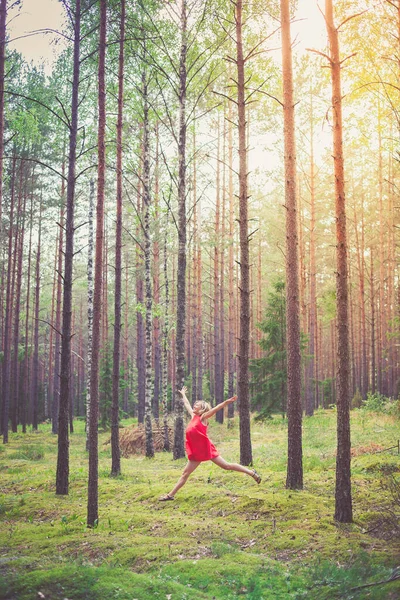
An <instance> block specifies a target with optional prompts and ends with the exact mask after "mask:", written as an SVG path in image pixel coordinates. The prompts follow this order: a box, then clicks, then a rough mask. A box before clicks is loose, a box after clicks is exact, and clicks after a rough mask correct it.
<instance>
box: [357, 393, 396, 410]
mask: <svg viewBox="0 0 400 600" xmlns="http://www.w3.org/2000/svg"><path fill="white" fill-rule="evenodd" d="M388 401H389V398H386V397H385V396H383V395H382V394H379V392H376V393H375V394H371V392H368V394H367V398H366V400H364V401H363V403H362V405H361V408H363V409H364V410H367V411H369V412H384V406H385V404H386V403H387V402H388Z"/></svg>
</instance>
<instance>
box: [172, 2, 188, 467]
mask: <svg viewBox="0 0 400 600" xmlns="http://www.w3.org/2000/svg"><path fill="white" fill-rule="evenodd" d="M180 27H181V40H180V56H179V133H178V273H177V288H176V293H177V299H176V304H177V306H176V381H175V385H176V389H174V394H175V426H174V452H173V455H174V459H178V458H183V457H184V456H185V445H184V423H183V402H182V397H181V395H180V394H179V393H178V390H180V389H181V388H182V387H183V385H184V383H185V325H186V237H187V236H186V219H187V216H186V92H187V83H186V79H187V66H186V58H187V6H186V0H182V7H181V14H180Z"/></svg>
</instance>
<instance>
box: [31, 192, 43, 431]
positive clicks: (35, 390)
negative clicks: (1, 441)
mask: <svg viewBox="0 0 400 600" xmlns="http://www.w3.org/2000/svg"><path fill="white" fill-rule="evenodd" d="M41 234H42V200H40V210H39V239H38V245H37V253H36V275H35V279H36V290H35V322H34V350H33V374H32V428H33V429H34V430H35V431H37V428H38V408H39V305H40V250H41V247H40V244H41Z"/></svg>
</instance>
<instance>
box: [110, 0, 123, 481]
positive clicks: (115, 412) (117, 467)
mask: <svg viewBox="0 0 400 600" xmlns="http://www.w3.org/2000/svg"><path fill="white" fill-rule="evenodd" d="M124 38H125V0H121V22H120V30H119V66H118V121H117V217H116V228H115V297H114V350H113V375H112V377H113V388H112V409H111V475H114V476H115V475H119V474H120V473H121V457H120V456H121V455H120V448H119V363H120V351H121V285H122V126H123V110H124V42H125V39H124Z"/></svg>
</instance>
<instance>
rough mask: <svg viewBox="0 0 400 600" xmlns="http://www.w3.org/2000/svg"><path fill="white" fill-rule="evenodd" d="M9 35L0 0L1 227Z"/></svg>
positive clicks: (3, 1) (5, 0)
mask: <svg viewBox="0 0 400 600" xmlns="http://www.w3.org/2000/svg"><path fill="white" fill-rule="evenodd" d="M6 37H7V0H0V229H1V228H2V216H3V163H4V160H3V156H4V84H5V58H6V57H5V54H6V52H5V50H6Z"/></svg>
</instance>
